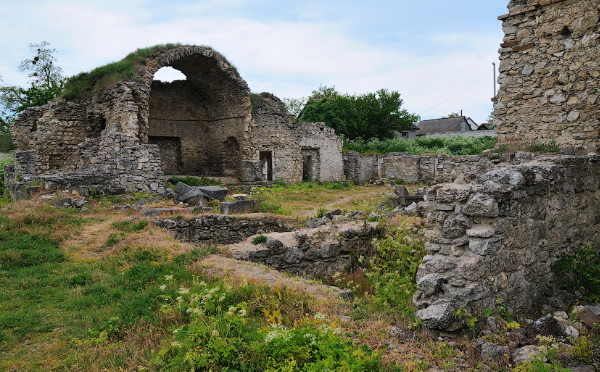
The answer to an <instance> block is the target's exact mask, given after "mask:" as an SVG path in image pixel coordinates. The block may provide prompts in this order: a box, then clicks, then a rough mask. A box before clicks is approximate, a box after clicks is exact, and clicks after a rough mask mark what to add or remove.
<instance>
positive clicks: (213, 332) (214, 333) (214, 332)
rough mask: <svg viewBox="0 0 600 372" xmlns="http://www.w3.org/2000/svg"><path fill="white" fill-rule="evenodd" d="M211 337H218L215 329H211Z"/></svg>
mask: <svg viewBox="0 0 600 372" xmlns="http://www.w3.org/2000/svg"><path fill="white" fill-rule="evenodd" d="M211 335H212V336H213V337H219V331H217V330H216V329H213V331H212V333H211Z"/></svg>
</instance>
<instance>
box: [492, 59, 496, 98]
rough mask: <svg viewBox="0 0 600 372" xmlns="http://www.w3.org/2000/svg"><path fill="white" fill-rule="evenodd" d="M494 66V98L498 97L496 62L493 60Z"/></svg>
mask: <svg viewBox="0 0 600 372" xmlns="http://www.w3.org/2000/svg"><path fill="white" fill-rule="evenodd" d="M492 66H494V98H495V97H496V62H492Z"/></svg>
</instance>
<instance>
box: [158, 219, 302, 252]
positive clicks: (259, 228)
mask: <svg viewBox="0 0 600 372" xmlns="http://www.w3.org/2000/svg"><path fill="white" fill-rule="evenodd" d="M155 224H156V225H157V226H159V227H164V228H167V229H169V230H171V231H172V232H173V233H174V234H175V237H176V238H177V239H179V240H183V241H186V242H191V243H195V244H198V245H216V244H232V243H237V242H240V241H242V240H244V239H246V238H248V237H250V236H252V235H256V234H264V233H269V232H273V231H278V232H282V231H290V230H292V229H293V227H292V226H291V225H289V223H288V222H286V221H285V220H282V219H278V218H274V217H264V216H263V217H261V218H252V217H230V216H224V215H220V216H216V215H206V216H202V217H201V218H196V219H193V220H172V219H165V220H161V221H157V222H156V223H155Z"/></svg>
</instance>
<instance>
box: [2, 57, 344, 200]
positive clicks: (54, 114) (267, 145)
mask: <svg viewBox="0 0 600 372" xmlns="http://www.w3.org/2000/svg"><path fill="white" fill-rule="evenodd" d="M165 66H171V67H173V68H175V69H177V70H179V71H181V72H182V73H183V74H184V75H185V76H186V80H177V81H173V82H171V83H166V82H160V81H155V80H153V76H154V74H155V73H156V72H157V71H158V70H159V69H160V68H162V67H165ZM133 75H134V76H133V77H132V78H128V79H116V81H113V82H110V83H108V84H104V86H102V87H100V86H99V84H96V86H95V87H93V88H92V89H91V91H88V92H87V93H86V94H81V95H80V96H78V97H75V98H72V99H65V98H60V99H58V100H56V101H54V102H51V103H49V104H48V105H45V106H41V107H34V108H31V109H28V110H27V111H25V112H24V113H23V114H22V115H21V116H20V117H19V118H18V120H16V121H15V123H14V125H13V127H12V135H13V139H14V142H15V145H16V148H17V152H16V154H15V167H14V172H9V176H12V177H13V180H14V182H16V183H18V181H20V180H24V181H31V180H39V181H41V182H42V183H43V184H44V186H46V188H52V187H59V188H69V187H82V186H88V187H92V186H93V187H97V186H101V187H106V188H109V189H120V190H123V191H161V190H162V188H163V178H164V175H165V174H177V175H194V176H211V177H226V178H227V179H231V180H237V181H261V180H268V181H271V180H276V179H283V180H286V181H289V182H295V181H300V180H302V179H307V178H310V179H318V180H323V181H333V180H339V179H341V178H342V176H343V171H342V155H341V147H342V143H341V140H340V139H339V138H338V137H337V136H336V135H335V133H334V131H333V129H331V128H328V127H325V126H324V125H323V124H319V123H298V122H295V121H293V120H291V119H290V117H289V116H288V114H287V113H286V110H285V108H284V106H283V103H282V102H281V101H280V100H279V99H278V98H276V97H275V96H273V95H270V94H266V93H263V94H260V95H254V94H251V93H250V90H249V88H248V85H247V83H246V82H245V81H244V80H243V79H242V78H241V77H240V75H239V74H238V72H237V70H236V69H235V68H234V67H233V66H232V65H231V64H230V63H229V62H228V61H227V60H226V59H225V58H224V57H223V56H221V55H220V54H219V53H217V52H215V51H213V50H212V49H210V48H208V47H199V46H180V45H177V46H170V47H163V48H157V51H156V52H154V53H152V54H150V55H149V56H148V57H145V58H144V59H143V62H136V64H135V65H134V69H133Z"/></svg>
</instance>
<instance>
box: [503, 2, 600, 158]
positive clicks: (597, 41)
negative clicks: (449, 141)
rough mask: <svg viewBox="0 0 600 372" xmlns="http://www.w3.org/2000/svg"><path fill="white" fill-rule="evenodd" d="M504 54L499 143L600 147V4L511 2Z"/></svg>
mask: <svg viewBox="0 0 600 372" xmlns="http://www.w3.org/2000/svg"><path fill="white" fill-rule="evenodd" d="M508 9H509V14H506V15H503V16H501V17H499V19H500V20H502V23H503V28H504V33H505V37H504V42H503V43H502V45H501V49H500V75H499V78H498V82H499V83H500V90H499V92H498V97H496V98H495V104H494V115H495V117H496V120H495V124H496V132H497V133H498V139H499V141H500V143H506V144H517V145H525V146H526V145H529V144H533V143H543V142H548V141H551V140H554V141H556V143H557V144H559V145H560V146H561V147H584V148H585V149H586V151H588V152H589V151H596V148H597V147H598V145H599V144H600V110H599V109H598V104H599V103H600V102H599V100H598V97H599V96H600V89H599V88H600V87H599V84H600V80H599V78H600V61H599V60H598V56H599V55H600V23H599V22H598V19H599V18H600V4H599V3H598V1H597V0H512V1H510V3H509V5H508Z"/></svg>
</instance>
